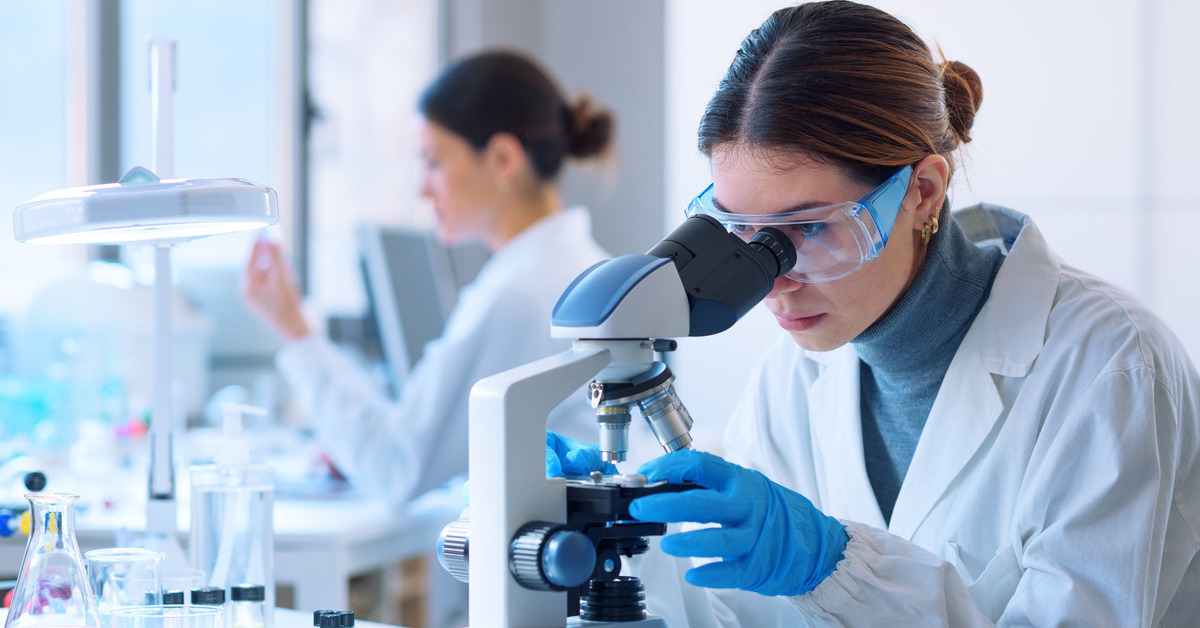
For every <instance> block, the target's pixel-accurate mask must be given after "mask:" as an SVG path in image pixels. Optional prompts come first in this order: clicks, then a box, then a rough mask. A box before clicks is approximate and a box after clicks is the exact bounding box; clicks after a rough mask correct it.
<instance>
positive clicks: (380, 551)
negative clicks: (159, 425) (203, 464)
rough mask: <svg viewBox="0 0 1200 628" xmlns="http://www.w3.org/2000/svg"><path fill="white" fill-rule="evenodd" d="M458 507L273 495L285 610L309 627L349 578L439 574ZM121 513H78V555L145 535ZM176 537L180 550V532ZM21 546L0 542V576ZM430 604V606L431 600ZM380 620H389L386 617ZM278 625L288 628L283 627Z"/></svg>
mask: <svg viewBox="0 0 1200 628" xmlns="http://www.w3.org/2000/svg"><path fill="white" fill-rule="evenodd" d="M185 503H186V502H185ZM461 508H462V495H461V492H456V491H452V490H445V491H434V492H431V493H430V494H428V495H426V496H424V497H422V498H419V499H417V500H415V501H414V502H413V503H412V504H411V505H410V507H409V508H407V509H406V510H405V511H404V512H402V513H397V512H393V511H391V510H389V509H388V508H387V507H386V505H385V504H384V503H383V502H382V501H378V500H374V499H369V498H366V497H362V496H359V495H356V494H350V495H343V496H336V497H329V498H319V497H306V498H285V497H281V496H276V497H275V500H274V527H275V581H276V585H277V586H287V587H291V588H292V592H293V595H292V606H293V607H294V608H296V609H300V610H299V611H297V612H307V613H308V619H307V623H306V624H305V625H311V624H312V611H313V610H317V609H347V610H348V609H350V608H351V605H350V581H351V579H352V578H354V577H356V576H360V575H364V574H369V573H372V572H377V571H383V570H386V569H388V568H389V567H390V566H393V565H395V564H397V563H398V562H400V561H403V560H406V559H411V558H414V557H426V558H427V559H429V560H430V562H432V564H433V567H432V568H431V569H430V570H427V571H432V570H440V568H439V567H437V563H436V559H435V558H433V557H434V552H435V551H436V545H437V536H438V534H439V533H440V531H441V529H442V527H443V526H444V525H445V524H446V523H448V522H450V521H452V520H454V519H456V518H457V516H458V514H459V511H460V510H461ZM184 509H185V508H184V507H181V510H184ZM124 510H126V511H125V512H117V511H103V512H101V511H98V510H93V509H89V510H88V511H84V512H82V513H79V514H77V516H76V526H75V527H76V538H77V540H78V542H79V546H80V550H81V551H82V552H87V551H88V550H91V549H99V548H105V547H113V546H114V545H115V543H116V538H117V534H118V532H119V531H122V530H126V531H128V530H134V531H136V530H142V529H144V527H145V512H144V508H142V509H136V508H130V509H124ZM128 511H132V512H128ZM179 520H180V523H181V524H185V523H186V521H187V516H186V514H183V513H181V514H180V517H179ZM179 538H180V540H181V542H182V544H183V546H184V547H186V542H187V535H186V531H184V532H181V533H180V537H179ZM25 544H26V537H24V536H21V535H15V536H12V537H8V538H0V574H7V575H8V576H12V575H14V574H15V573H16V572H17V571H18V569H19V568H20V565H21V560H22V557H23V554H24V550H25ZM381 580H382V579H381ZM430 603H431V604H433V605H436V604H438V601H437V600H434V601H431V602H430ZM284 616H287V617H290V616H291V614H290V613H284ZM383 619H384V620H385V621H387V620H388V619H391V618H390V617H388V616H387V615H386V614H385V615H384V617H383ZM396 619H398V618H396ZM277 624H278V625H280V626H285V627H286V628H292V623H291V622H290V621H289V622H288V623H281V622H277ZM296 625H297V626H299V625H300V624H298V623H297V624H296Z"/></svg>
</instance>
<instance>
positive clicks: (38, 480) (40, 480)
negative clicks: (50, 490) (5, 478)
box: [25, 471, 46, 493]
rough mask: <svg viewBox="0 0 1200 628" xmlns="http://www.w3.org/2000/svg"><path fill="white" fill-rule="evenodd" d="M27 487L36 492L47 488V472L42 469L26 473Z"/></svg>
mask: <svg viewBox="0 0 1200 628" xmlns="http://www.w3.org/2000/svg"><path fill="white" fill-rule="evenodd" d="M25 488H27V489H29V490H31V491H33V492H34V493H39V492H41V490H42V489H44V488H46V474H45V473H42V472H41V471H30V472H29V473H26V474H25Z"/></svg>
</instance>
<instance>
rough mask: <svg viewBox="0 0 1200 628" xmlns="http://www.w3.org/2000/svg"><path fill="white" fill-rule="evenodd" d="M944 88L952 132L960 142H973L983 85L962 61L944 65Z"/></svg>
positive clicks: (949, 62)
mask: <svg viewBox="0 0 1200 628" xmlns="http://www.w3.org/2000/svg"><path fill="white" fill-rule="evenodd" d="M942 87H943V88H944V89H945V90H946V111H947V113H949V114H950V130H951V131H953V132H954V136H955V137H957V138H958V141H959V142H961V143H963V144H966V143H967V142H969V141H971V126H972V125H973V124H975V112H977V111H979V105H980V104H982V103H983V83H982V82H981V81H980V80H979V75H978V74H976V73H975V70H972V69H971V66H969V65H967V64H965V63H963V62H961V61H947V62H945V63H943V64H942Z"/></svg>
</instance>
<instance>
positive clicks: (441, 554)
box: [437, 519, 471, 582]
mask: <svg viewBox="0 0 1200 628" xmlns="http://www.w3.org/2000/svg"><path fill="white" fill-rule="evenodd" d="M470 542H471V521H470V520H469V519H459V520H458V521H454V522H452V523H450V524H448V525H447V526H446V527H444V528H442V533H441V534H439V535H438V543H437V549H438V562H439V563H441V564H442V569H445V570H446V571H448V572H450V575H452V576H454V577H455V579H457V580H460V581H462V582H469V581H470V572H471V569H470V552H469V549H470Z"/></svg>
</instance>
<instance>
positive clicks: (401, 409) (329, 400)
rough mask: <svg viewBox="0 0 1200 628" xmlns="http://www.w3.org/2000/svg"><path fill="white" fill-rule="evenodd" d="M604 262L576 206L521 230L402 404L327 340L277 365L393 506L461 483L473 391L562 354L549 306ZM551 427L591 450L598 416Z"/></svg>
mask: <svg viewBox="0 0 1200 628" xmlns="http://www.w3.org/2000/svg"><path fill="white" fill-rule="evenodd" d="M607 257H608V255H607V254H606V253H605V252H604V250H603V249H601V248H600V246H599V245H598V244H597V243H596V242H595V240H593V239H592V235H591V223H590V221H589V217H588V214H587V212H586V210H584V209H583V208H571V209H567V210H565V211H563V212H559V213H557V214H554V215H552V216H550V217H548V218H545V219H543V220H541V221H539V222H538V223H537V224H535V225H533V226H531V227H529V228H528V229H526V230H525V231H523V232H521V233H520V234H519V235H518V236H517V237H516V238H514V239H513V240H512V241H510V242H509V243H508V244H507V245H506V246H505V247H504V248H503V249H501V250H499V251H497V252H496V253H495V254H494V255H492V257H491V258H490V259H489V260H488V261H487V263H486V264H485V265H484V267H483V268H482V269H481V270H480V273H479V275H478V277H476V279H475V280H474V281H473V282H472V283H471V284H470V285H468V286H466V287H465V288H463V290H462V293H461V294H460V295H459V299H458V304H457V305H456V306H455V308H454V310H453V312H452V313H451V315H450V317H449V320H448V321H447V323H446V329H445V331H444V332H443V335H442V337H440V338H438V339H437V340H434V341H432V342H430V343H429V344H428V345H426V347H425V350H424V354H423V357H422V359H421V360H420V361H419V362H418V364H417V365H416V366H415V368H414V369H413V370H412V371H411V372H410V374H409V377H408V380H407V382H406V383H405V385H404V389H403V391H402V392H401V395H400V398H399V400H398V402H393V401H392V400H390V399H388V398H387V397H386V396H384V395H383V393H382V391H380V390H379V389H378V387H377V386H376V385H374V383H373V382H372V381H371V380H370V378H369V377H367V376H366V374H364V373H363V372H362V371H361V370H360V369H358V368H356V367H355V365H354V364H353V363H352V362H351V361H350V360H349V359H348V358H347V357H346V356H344V355H342V354H340V353H339V352H338V351H337V350H336V348H335V347H333V346H332V345H331V344H330V343H329V342H328V341H327V340H325V339H323V338H317V337H309V338H306V339H304V340H301V341H298V342H295V343H291V344H289V345H288V346H286V347H285V348H284V349H283V350H282V351H281V352H280V353H279V354H278V355H277V357H276V364H277V366H278V367H279V369H280V371H281V372H282V373H283V375H284V377H285V378H286V380H287V381H288V383H289V385H290V387H291V388H292V390H293V391H294V393H295V394H296V395H297V398H298V402H299V403H300V405H301V407H302V409H303V410H304V412H305V413H306V415H307V416H308V417H309V418H310V420H311V421H312V423H313V425H314V427H315V429H316V434H317V438H318V440H319V442H320V443H321V444H322V445H323V447H324V448H325V450H326V451H327V453H328V455H329V456H330V458H331V459H332V460H333V462H334V463H335V464H336V465H337V466H338V467H339V469H341V470H342V471H344V472H345V473H347V474H348V475H350V476H351V478H352V479H353V480H354V481H355V482H356V483H359V484H361V485H363V486H366V487H368V488H370V489H373V490H375V491H377V492H379V493H381V494H383V495H384V496H386V497H387V498H388V500H389V502H390V503H392V504H393V505H394V506H396V507H399V506H401V505H402V504H404V503H405V502H406V501H407V500H409V499H411V498H413V497H415V496H417V495H420V494H421V493H424V492H425V491H427V490H429V489H431V488H434V487H437V486H438V485H440V484H442V483H444V482H446V481H447V480H449V479H451V478H454V477H455V476H457V475H460V474H464V473H466V471H467V422H468V421H467V407H468V399H469V396H470V394H469V393H470V389H471V386H472V385H474V383H475V382H476V381H478V380H479V379H481V378H483V377H486V376H489V375H494V374H496V373H499V372H501V371H505V370H507V369H510V368H513V367H516V366H520V365H522V364H526V363H528V362H532V361H534V360H538V359H541V358H544V357H546V356H548V355H553V354H555V353H558V352H560V351H564V350H566V349H568V348H569V347H570V341H569V340H566V339H555V338H551V337H550V318H551V312H552V310H553V308H554V304H555V302H557V300H558V297H559V295H560V294H562V291H563V290H564V289H565V288H566V287H567V286H568V285H569V284H570V282H571V280H573V279H574V278H575V277H576V276H577V275H578V274H579V273H581V272H583V271H584V270H585V269H587V268H588V267H590V266H591V265H592V264H594V263H596V262H598V261H600V260H602V259H605V258H607ZM581 384H582V382H581ZM549 426H550V428H551V429H554V430H555V431H557V432H560V433H562V434H565V435H567V436H570V437H572V438H576V439H579V440H582V441H584V442H595V440H596V430H597V427H596V419H595V411H594V410H593V409H592V408H591V406H590V405H588V403H587V401H586V397H585V395H584V394H583V392H582V391H581V392H580V393H579V394H577V395H573V396H572V397H570V398H568V399H567V400H566V401H564V402H563V403H562V404H560V405H559V407H558V408H556V409H555V411H554V412H552V413H551V415H550V419H549ZM647 431H648V430H647ZM535 455H542V452H540V451H539V452H535Z"/></svg>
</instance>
